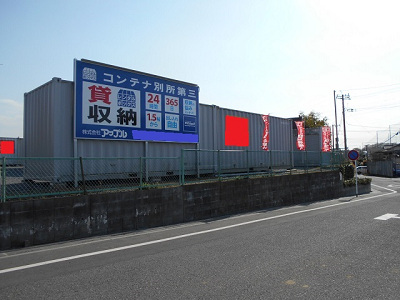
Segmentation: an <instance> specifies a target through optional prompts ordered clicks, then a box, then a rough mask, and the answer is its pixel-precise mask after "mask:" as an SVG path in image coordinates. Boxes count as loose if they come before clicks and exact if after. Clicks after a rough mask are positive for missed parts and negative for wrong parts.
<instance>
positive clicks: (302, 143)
mask: <svg viewBox="0 0 400 300" xmlns="http://www.w3.org/2000/svg"><path fill="white" fill-rule="evenodd" d="M295 123H296V127H297V142H296V146H297V149H299V150H300V151H304V150H306V134H305V129H304V121H295Z"/></svg>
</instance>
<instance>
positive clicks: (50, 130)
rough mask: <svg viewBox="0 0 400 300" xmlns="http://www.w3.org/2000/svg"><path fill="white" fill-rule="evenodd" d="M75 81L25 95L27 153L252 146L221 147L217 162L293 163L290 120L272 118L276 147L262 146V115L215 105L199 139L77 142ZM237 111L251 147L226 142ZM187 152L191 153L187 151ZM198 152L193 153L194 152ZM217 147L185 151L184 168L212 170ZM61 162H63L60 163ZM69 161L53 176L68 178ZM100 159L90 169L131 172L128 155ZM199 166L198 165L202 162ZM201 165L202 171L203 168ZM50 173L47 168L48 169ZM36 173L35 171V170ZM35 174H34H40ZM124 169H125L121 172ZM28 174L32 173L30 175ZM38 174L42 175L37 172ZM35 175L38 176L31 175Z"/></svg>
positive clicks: (133, 153)
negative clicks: (195, 141) (245, 125)
mask: <svg viewBox="0 0 400 300" xmlns="http://www.w3.org/2000/svg"><path fill="white" fill-rule="evenodd" d="M73 112H74V83H73V82H69V81H63V80H61V79H59V78H53V79H52V80H51V81H50V82H48V83H46V84H44V85H42V86H40V87H38V88H37V89H35V90H33V91H31V92H29V93H26V94H25V112H24V136H25V143H26V149H27V150H26V156H27V157H74V147H76V153H75V157H84V158H99V157H102V158H112V159H115V158H132V157H136V158H138V157H178V156H180V155H181V151H182V149H192V150H194V149H197V148H199V149H205V150H214V151H215V150H248V154H247V156H244V155H243V153H238V152H235V151H231V152H230V153H225V152H223V153H222V152H221V157H220V159H221V160H220V161H221V162H222V164H221V165H220V166H219V167H220V168H221V169H232V170H238V169H244V168H247V166H248V163H250V164H251V166H254V167H252V170H253V169H254V170H255V169H257V168H261V169H266V168H267V167H269V166H270V164H271V163H273V164H274V166H278V165H282V166H289V165H290V162H291V157H290V155H289V154H288V152H289V151H291V150H292V139H293V136H292V135H293V133H292V121H291V120H288V119H282V118H277V117H270V143H269V148H270V150H272V151H261V144H262V136H263V132H264V123H263V121H262V118H261V115H260V114H255V113H249V112H242V111H237V110H231V109H226V108H220V107H218V106H213V105H205V104H200V112H199V118H200V121H199V122H200V129H199V140H200V141H199V144H198V145H197V144H181V143H167V142H165V143H162V142H139V141H114V140H112V141H111V140H90V139H88V140H84V139H79V140H77V142H76V146H74V138H73V128H74V116H73ZM226 116H235V117H241V118H246V119H248V122H249V133H250V134H249V147H233V146H226V145H225V118H226ZM187 153H189V152H187ZM193 153H195V152H193ZM217 155H218V154H217V153H216V152H212V151H209V152H204V153H203V152H202V153H200V154H196V153H195V154H193V155H187V159H185V161H184V163H185V168H188V169H192V171H193V172H202V173H204V172H209V171H210V170H216V168H217V166H216V161H217ZM149 161H150V160H148V161H147V162H146V166H145V167H146V171H151V170H152V169H153V168H160V165H159V163H157V162H156V160H154V161H153V162H151V163H150V162H149ZM61 164H63V165H61ZM65 164H66V162H65V161H55V163H54V165H52V166H51V167H49V169H52V172H53V173H54V174H53V175H54V176H53V177H54V178H53V180H56V181H57V180H64V179H63V178H67V177H68V176H69V177H70V175H68V174H71V169H74V168H75V172H76V164H73V163H71V166H69V167H66V166H65ZM102 164H104V162H101V160H97V161H96V160H94V159H92V160H89V159H86V160H85V165H86V167H85V170H89V173H97V174H99V172H100V173H101V172H103V173H107V172H110V173H121V176H130V175H126V174H131V173H130V172H131V170H132V166H128V165H127V163H126V160H123V159H121V160H115V161H114V162H112V163H106V164H107V165H106V166H105V165H102ZM197 166H199V168H200V170H199V169H198V167H197ZM161 168H163V169H164V170H162V171H165V172H166V173H168V174H171V173H174V174H175V172H177V170H179V162H178V161H177V160H176V159H175V160H172V159H171V161H170V162H169V163H167V164H166V165H163V166H161ZM202 170H203V171H202ZM46 172H49V171H48V170H46ZM36 173H37V172H36ZM36 173H35V174H36ZM123 173H126V174H123ZM27 175H29V174H27ZM39 175H40V174H39ZM32 176H34V175H33V174H32Z"/></svg>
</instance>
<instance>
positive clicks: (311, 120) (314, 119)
mask: <svg viewBox="0 0 400 300" xmlns="http://www.w3.org/2000/svg"><path fill="white" fill-rule="evenodd" d="M299 117H301V118H302V119H303V121H304V125H305V127H306V128H315V127H323V126H327V125H328V118H327V117H323V118H322V119H321V117H320V114H319V113H316V112H313V111H311V112H310V113H309V114H308V115H306V114H305V113H303V112H301V113H300V115H299Z"/></svg>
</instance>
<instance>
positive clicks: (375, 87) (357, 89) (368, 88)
mask: <svg viewBox="0 0 400 300" xmlns="http://www.w3.org/2000/svg"><path fill="white" fill-rule="evenodd" d="M395 85H399V86H400V83H393V84H388V85H381V86H370V87H363V88H353V89H345V90H344V91H359V90H370V89H380V88H384V87H390V86H395Z"/></svg>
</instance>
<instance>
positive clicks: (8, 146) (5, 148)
mask: <svg viewBox="0 0 400 300" xmlns="http://www.w3.org/2000/svg"><path fill="white" fill-rule="evenodd" d="M14 144H15V143H14V141H0V154H14V153H15V151H14Z"/></svg>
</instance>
